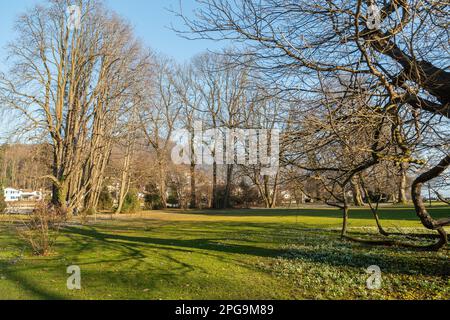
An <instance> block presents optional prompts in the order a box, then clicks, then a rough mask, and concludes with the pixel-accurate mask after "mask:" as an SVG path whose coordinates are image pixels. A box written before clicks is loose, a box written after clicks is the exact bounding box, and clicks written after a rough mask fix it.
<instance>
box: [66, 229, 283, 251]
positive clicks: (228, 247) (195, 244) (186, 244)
mask: <svg viewBox="0 0 450 320" xmlns="http://www.w3.org/2000/svg"><path fill="white" fill-rule="evenodd" d="M66 230H67V231H68V232H70V233H73V234H78V235H82V236H85V237H92V238H94V239H96V240H100V241H113V242H114V243H117V241H122V242H123V241H125V242H127V243H139V244H145V245H157V246H164V247H175V249H177V248H183V249H186V250H187V251H188V252H193V250H207V251H216V252H221V253H232V254H244V255H253V256H259V257H276V256H279V255H280V254H283V250H279V249H270V248H263V247H257V246H248V245H237V244H225V243H221V241H223V240H225V239H224V238H214V239H188V240H182V239H162V238H155V237H137V236H126V235H119V234H109V233H102V232H99V231H97V230H95V229H84V228H77V227H68V228H66Z"/></svg>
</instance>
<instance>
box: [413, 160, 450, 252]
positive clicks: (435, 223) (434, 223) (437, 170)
mask: <svg viewBox="0 0 450 320" xmlns="http://www.w3.org/2000/svg"><path fill="white" fill-rule="evenodd" d="M449 166H450V155H448V156H446V157H445V158H444V159H443V160H442V161H441V162H440V163H439V164H438V165H437V166H435V167H434V168H432V169H430V170H429V171H427V172H425V173H423V174H422V175H420V176H419V177H418V178H417V179H416V180H415V181H414V183H413V185H412V189H411V195H412V199H413V202H414V207H415V209H416V214H417V216H418V217H419V218H420V221H421V222H422V224H423V226H424V227H425V228H427V229H430V230H436V231H437V232H438V234H439V237H440V239H439V241H438V242H437V243H436V244H434V245H432V246H430V247H429V249H432V250H439V249H441V248H442V247H443V246H445V245H446V244H447V243H448V238H447V233H446V231H445V229H444V227H445V226H449V225H450V218H445V219H441V220H434V219H433V217H432V216H431V215H430V214H429V213H428V211H427V208H426V207H425V203H424V202H423V198H422V187H423V185H424V184H425V183H427V182H429V181H431V180H433V179H434V178H436V177H438V176H440V175H441V174H442V173H443V172H444V171H445V170H446V169H447V168H448V167H449Z"/></svg>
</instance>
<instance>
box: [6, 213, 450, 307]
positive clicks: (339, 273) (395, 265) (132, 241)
mask: <svg viewBox="0 0 450 320" xmlns="http://www.w3.org/2000/svg"><path fill="white" fill-rule="evenodd" d="M432 214H433V216H434V217H435V218H441V217H445V216H448V214H449V209H448V207H444V206H442V207H439V208H435V209H432ZM380 215H381V217H382V222H383V225H384V226H385V227H387V228H388V229H389V230H390V231H391V232H396V233H398V232H403V233H408V234H413V233H423V232H426V233H428V232H427V231H425V230H424V229H423V228H422V227H421V225H420V222H418V219H417V217H416V216H415V214H414V210H412V209H411V208H409V207H395V208H383V209H382V210H381V213H380ZM351 217H352V219H351V221H350V226H351V227H352V229H351V230H352V232H354V233H361V235H363V234H366V233H367V232H375V229H374V226H375V224H374V222H373V219H372V218H371V213H370V211H369V210H367V209H356V210H353V211H352V213H351ZM10 219H11V218H8V219H6V218H5V217H3V222H2V223H1V224H0V225H1V227H0V229H1V231H0V232H1V234H0V248H1V249H0V298H3V299H380V298H391V299H417V298H425V299H448V298H450V295H449V290H450V289H449V288H450V283H449V275H450V263H449V261H450V253H449V249H448V248H446V249H445V250H443V251H441V252H439V253H434V252H433V253H428V252H414V251H408V250H405V249H401V248H395V247H376V248H374V247H371V246H366V245H362V244H357V243H350V242H345V241H341V239H340V238H339V232H338V230H339V227H340V224H341V219H340V213H339V212H338V211H336V210H332V209H328V208H320V209H313V208H307V209H300V210H296V209H288V210H275V209H274V210H228V211H214V212H213V211H195V210H194V211H186V212H180V211H175V210H173V211H166V212H163V211H155V212H146V213H139V214H136V215H133V216H119V217H114V216H112V215H102V216H99V217H98V219H97V222H93V221H91V223H90V224H89V225H87V226H82V225H80V224H78V223H73V224H71V225H70V226H68V227H67V228H66V229H65V231H64V233H63V235H62V236H61V237H60V239H59V242H58V245H57V246H56V248H55V252H54V254H53V255H51V256H50V257H45V258H41V257H34V256H32V255H30V252H29V251H28V250H23V248H24V246H23V244H22V242H21V241H20V240H18V239H17V238H16V237H15V235H14V232H13V230H12V228H11V225H9V224H8V223H7V222H6V221H7V220H10ZM422 241H425V242H426V240H422ZM373 264H376V265H379V266H380V267H381V269H382V271H383V287H382V289H381V290H377V291H372V290H367V289H366V284H365V281H366V279H367V277H368V275H367V274H366V273H365V269H366V268H367V267H369V266H370V265H373ZM70 265H79V266H80V267H81V272H82V290H81V291H69V290H67V288H66V279H67V277H68V275H67V274H66V268H67V266H70Z"/></svg>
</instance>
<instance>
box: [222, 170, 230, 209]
mask: <svg viewBox="0 0 450 320" xmlns="http://www.w3.org/2000/svg"><path fill="white" fill-rule="evenodd" d="M232 177H233V165H232V164H229V165H227V179H226V180H227V181H226V185H225V194H224V197H223V203H222V209H227V208H230V207H231V205H230V196H231V180H232Z"/></svg>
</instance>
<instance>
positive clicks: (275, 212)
mask: <svg viewBox="0 0 450 320" xmlns="http://www.w3.org/2000/svg"><path fill="white" fill-rule="evenodd" d="M429 211H430V213H431V215H432V216H433V217H434V218H435V219H440V218H446V217H450V207H448V206H442V207H435V208H431V209H429ZM168 212H171V213H177V214H196V215H205V216H225V217H311V218H338V219H340V218H341V217H342V214H341V212H340V211H339V210H337V209H333V208H331V207H330V208H323V209H319V208H314V207H312V208H307V207H305V208H299V209H229V210H188V211H175V210H170V211H168ZM379 215H380V218H381V219H382V220H401V221H419V219H418V217H417V215H416V213H415V211H414V208H412V207H396V206H392V207H387V208H380V209H379ZM350 219H373V215H372V212H371V211H370V209H369V208H352V209H351V210H350Z"/></svg>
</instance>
